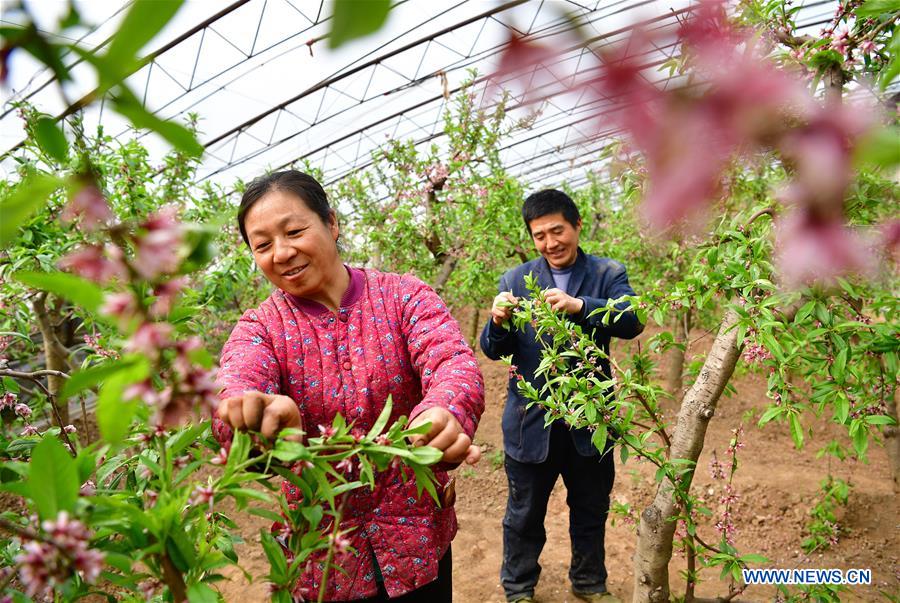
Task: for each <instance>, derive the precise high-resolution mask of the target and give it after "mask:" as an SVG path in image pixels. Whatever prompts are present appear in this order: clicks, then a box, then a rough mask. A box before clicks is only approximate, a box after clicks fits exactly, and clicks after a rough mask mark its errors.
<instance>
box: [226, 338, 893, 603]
mask: <svg viewBox="0 0 900 603" xmlns="http://www.w3.org/2000/svg"><path fill="white" fill-rule="evenodd" d="M463 324H468V321H464V322H463ZM467 330H468V329H467ZM650 334H651V333H649V332H645V333H644V334H643V335H642V336H641V337H640V338H639V339H637V340H635V341H634V342H617V343H615V344H614V349H613V355H614V356H615V355H617V352H618V354H624V353H626V351H627V349H628V348H629V346H633V345H636V342H640V341H645V340H646V339H647V338H648V336H649V335H650ZM711 341H712V335H709V334H704V333H703V332H702V331H696V332H694V333H692V337H691V342H692V344H691V347H690V348H689V350H688V360H689V361H690V360H691V359H693V358H694V357H702V356H700V355H702V354H703V353H705V351H706V350H707V349H708V347H709V345H710V343H711ZM478 357H479V362H480V363H481V368H482V371H483V372H484V376H485V383H486V388H487V407H486V410H485V413H484V416H483V417H482V419H481V424H480V426H479V428H478V433H477V435H476V443H478V444H480V445H481V446H482V447H483V449H484V457H483V459H482V461H481V462H480V463H479V464H478V465H477V466H476V467H474V468H465V469H461V470H460V471H459V474H458V476H457V495H458V496H457V502H456V509H457V515H458V517H459V526H460V527H459V533H458V534H457V536H456V539H455V540H454V542H453V551H454V554H453V559H454V568H453V569H454V600H455V601H458V602H461V603H470V602H476V603H477V602H486V603H487V602H490V603H494V602H496V603H501V602H503V601H504V596H503V589H502V588H501V586H500V582H499V572H500V561H501V558H502V531H501V521H502V518H503V513H504V511H505V507H506V496H507V492H506V476H505V473H504V471H503V466H502V458H503V454H502V450H503V441H502V435H501V431H500V416H501V412H502V408H503V404H504V400H505V396H506V384H507V369H506V367H505V366H504V365H502V364H501V363H499V362H491V361H490V360H488V359H486V358H485V357H484V356H483V355H481V354H480V352H479V355H478ZM739 369H740V367H739ZM732 385H734V387H735V388H736V390H737V393H736V394H735V395H733V396H732V397H730V398H725V397H723V399H722V400H720V402H719V406H718V410H717V412H716V415H715V417H714V418H713V419H712V420H711V421H710V425H709V430H708V432H707V436H706V441H705V446H704V450H703V454H702V455H701V458H700V461H699V464H698V471H697V473H696V476H695V479H694V486H693V490H694V492H696V493H698V494H699V495H701V496H702V497H703V498H704V500H705V502H706V504H707V506H708V507H709V508H711V509H712V510H713V512H714V513H716V512H717V511H718V509H717V505H718V498H719V496H720V484H721V482H714V481H713V480H712V478H711V477H710V474H709V471H708V467H709V461H710V457H711V454H712V452H713V451H718V452H719V453H720V460H721V459H722V456H721V455H722V454H723V453H724V451H725V449H726V448H727V446H728V442H729V440H730V438H731V437H732V433H731V430H732V429H735V428H737V427H738V425H740V424H742V423H743V425H744V430H745V434H744V442H745V446H744V448H743V449H742V450H740V451H739V457H738V460H739V463H740V468H739V470H738V472H737V474H736V476H735V481H734V486H735V488H736V489H737V493H738V496H739V498H738V501H737V503H736V505H735V507H734V524H735V526H736V532H735V537H734V538H735V545H736V547H737V548H738V550H740V551H741V552H742V553H750V552H754V553H760V554H762V555H765V556H766V557H768V559H769V560H770V561H769V562H768V563H765V564H761V565H760V567H768V568H842V569H849V568H863V569H871V570H872V581H873V584H872V586H868V587H853V588H852V590H847V591H845V592H844V593H842V594H841V599H842V600H843V601H888V600H893V601H897V600H898V599H897V597H898V594H900V562H898V560H900V502H898V497H897V496H896V495H895V494H894V493H893V492H892V487H891V481H890V470H889V467H888V463H887V458H886V454H885V452H884V450H883V449H882V448H881V447H879V446H872V447H871V448H870V450H869V454H868V457H869V458H868V462H867V463H863V462H860V461H856V460H849V459H848V460H846V461H844V462H838V461H836V460H834V459H832V460H831V461H830V462H829V461H828V460H827V459H826V458H821V459H817V458H816V452H817V451H818V450H819V449H820V448H821V447H822V446H823V445H824V444H825V443H827V442H828V441H829V440H830V439H831V438H837V439H839V441H842V442H843V443H845V444H846V443H847V437H846V432H845V433H844V434H841V429H840V428H839V427H838V426H836V425H833V424H830V423H829V422H828V420H827V417H826V418H823V419H814V418H813V417H804V426H805V427H806V428H808V430H809V432H808V434H807V444H806V445H805V446H804V448H803V449H802V450H796V449H795V448H794V444H793V441H792V439H791V436H790V433H789V431H788V428H787V426H786V425H785V424H773V423H770V424H769V425H767V426H765V427H764V428H762V429H760V428H758V427H756V421H757V420H758V416H759V415H760V414H761V412H762V409H764V408H765V407H766V404H767V402H768V399H767V398H766V396H765V394H766V383H765V378H764V377H763V376H762V375H760V374H758V373H753V372H748V371H746V370H739V371H738V372H737V373H736V376H735V377H734V378H732ZM667 411H668V416H670V417H673V418H674V416H675V415H676V413H677V408H676V407H675V406H674V404H671V405H670V407H669V408H668V409H667ZM748 411H750V412H752V413H755V416H754V417H751V418H745V413H748ZM829 471H830V473H831V474H832V475H833V476H834V477H835V478H841V479H843V480H845V481H847V482H849V483H850V484H851V486H852V490H851V492H850V497H849V502H848V505H847V507H846V508H841V509H839V511H838V519H839V524H840V526H841V528H842V530H843V534H842V535H841V537H840V539H839V541H838V542H837V544H835V545H833V546H831V547H830V548H829V549H828V550H825V551H822V552H821V553H814V554H813V555H811V556H807V555H806V554H804V553H803V550H802V549H801V547H800V543H801V541H802V540H803V538H804V537H805V536H806V535H807V532H806V528H805V526H806V524H807V523H808V521H809V510H810V509H811V508H812V507H813V505H815V504H816V502H817V500H818V494H819V491H820V483H821V482H822V480H823V479H824V478H825V477H826V475H828V473H829ZM653 474H654V471H653V470H652V467H650V466H648V464H646V463H643V464H642V463H638V462H635V461H634V460H629V461H628V462H627V463H626V464H625V465H622V464H621V462H620V460H619V458H618V454H617V455H616V476H617V479H616V483H615V486H614V488H613V493H612V498H613V500H615V501H619V502H623V503H627V504H630V505H631V506H632V507H633V508H635V509H637V510H641V509H643V508H644V507H645V506H646V505H647V504H648V503H649V501H650V500H651V498H652V496H653V494H654V492H655V482H654V479H653ZM236 520H237V523H238V525H240V526H241V531H242V534H243V536H244V538H245V540H246V544H244V545H241V546H239V547H238V550H237V552H238V554H239V556H240V558H241V560H242V565H243V567H244V568H245V569H246V570H247V571H248V572H249V574H250V575H254V576H261V575H264V574H265V573H266V572H267V570H268V565H267V562H266V560H265V557H264V555H263V552H262V549H261V547H260V545H259V543H258V534H259V530H260V528H263V527H266V526H267V524H268V522H267V521H266V520H263V519H260V518H259V517H256V516H252V515H248V514H244V515H241V516H238V517H236ZM713 524H714V521H712V522H708V523H707V524H706V525H703V526H702V527H701V528H700V533H701V534H702V535H703V538H704V540H705V541H707V542H711V543H712V542H716V541H718V539H719V535H718V533H717V532H716V531H715V528H714V527H713ZM545 525H546V529H547V545H546V547H545V548H544V552H543V555H542V556H541V560H540V562H541V565H542V567H543V571H542V574H541V579H540V583H539V584H538V586H537V592H536V593H535V594H536V599H537V600H538V601H540V602H543V603H566V602H573V601H577V599H575V598H574V597H573V596H572V595H571V594H570V593H569V591H568V580H567V572H568V562H569V555H570V551H569V537H568V511H567V508H566V503H565V489H564V487H563V485H562V480H560V481H559V483H558V484H557V487H556V489H555V490H554V492H553V495H552V497H551V499H550V505H549V510H548V514H547V519H546V522H545ZM606 534H607V535H606V565H607V569H608V570H609V581H608V587H609V589H610V590H611V591H612V592H613V593H615V594H616V595H618V596H619V597H620V598H622V600H625V601H627V600H630V599H631V595H632V591H633V584H632V582H633V569H632V568H633V563H632V555H633V553H634V550H635V542H636V534H635V527H634V525H633V524H631V523H629V522H627V521H623V520H622V519H616V520H613V517H612V516H611V518H610V521H609V522H608V524H607V533H606ZM684 569H685V559H684V557H683V556H682V555H680V554H679V553H677V552H676V554H675V556H674V557H673V559H672V562H671V564H670V566H669V574H670V580H671V584H672V592H673V594H674V595H681V594H683V592H684V583H683V580H682V579H681V577H680V576H679V572H681V571H682V570H684ZM230 575H231V581H229V582H223V583H220V584H219V588H220V590H221V592H222V593H223V594H224V595H225V598H226V600H227V601H230V602H231V601H233V602H241V603H246V602H248V601H264V600H266V585H265V584H264V583H263V582H261V581H259V580H257V581H256V582H254V583H248V582H247V581H246V580H245V579H244V577H243V576H242V575H241V574H240V573H239V572H237V571H233V572H231V573H230ZM701 579H702V580H703V581H702V582H701V583H700V584H699V586H698V587H697V595H698V596H702V597H716V596H723V595H727V594H728V582H727V581H720V580H719V571H718V570H717V569H715V568H713V569H708V570H705V571H703V572H702V574H701ZM774 596H775V590H774V588H772V587H751V588H749V589H747V590H746V591H744V593H743V594H742V595H741V596H740V598H739V600H741V601H765V600H772V599H773V598H774Z"/></svg>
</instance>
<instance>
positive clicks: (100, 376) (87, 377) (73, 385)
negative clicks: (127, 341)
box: [59, 359, 136, 401]
mask: <svg viewBox="0 0 900 603" xmlns="http://www.w3.org/2000/svg"><path fill="white" fill-rule="evenodd" d="M135 362H136V360H135V359H128V360H112V361H110V362H105V363H103V364H98V365H96V366H92V367H90V368H86V369H84V370H80V371H78V372H77V373H73V374H72V375H71V376H70V377H69V379H68V380H67V381H66V382H65V384H64V385H63V387H62V390H61V391H60V393H59V399H60V401H65V400H67V399H68V398H70V397H72V396H74V395H75V394H77V393H79V392H82V391H84V390H86V389H88V388H91V387H94V386H95V385H97V384H98V383H101V382H103V381H105V380H106V379H107V378H108V377H109V376H110V375H114V374H116V373H118V372H119V371H122V370H125V369H127V368H128V367H129V366H131V365H133V364H134V363H135Z"/></svg>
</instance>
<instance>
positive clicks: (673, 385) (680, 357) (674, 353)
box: [666, 308, 691, 402]
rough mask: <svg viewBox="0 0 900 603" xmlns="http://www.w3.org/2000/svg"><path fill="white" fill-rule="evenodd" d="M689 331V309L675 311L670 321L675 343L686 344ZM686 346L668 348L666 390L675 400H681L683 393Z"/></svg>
mask: <svg viewBox="0 0 900 603" xmlns="http://www.w3.org/2000/svg"><path fill="white" fill-rule="evenodd" d="M690 332H691V309H690V308H686V309H685V310H684V311H683V312H680V313H677V314H676V315H675V318H674V320H673V321H672V334H673V335H674V336H675V343H678V344H682V345H684V346H687V343H688V341H689V337H690ZM686 353H687V347H685V348H684V349H682V348H680V347H673V348H672V349H670V350H669V354H668V355H669V367H668V370H667V372H666V391H667V392H669V393H670V394H671V395H672V399H673V400H675V402H681V397H682V395H684V391H683V389H684V357H685V354H686Z"/></svg>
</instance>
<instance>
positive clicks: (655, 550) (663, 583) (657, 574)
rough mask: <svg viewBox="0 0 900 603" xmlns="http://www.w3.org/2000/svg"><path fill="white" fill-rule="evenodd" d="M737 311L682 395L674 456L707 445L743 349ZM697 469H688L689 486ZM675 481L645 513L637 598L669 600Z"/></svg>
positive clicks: (687, 455) (693, 453)
mask: <svg viewBox="0 0 900 603" xmlns="http://www.w3.org/2000/svg"><path fill="white" fill-rule="evenodd" d="M737 322H738V315H737V313H736V312H734V311H733V310H727V311H726V312H725V316H723V317H722V323H721V325H720V327H719V334H718V335H716V339H715V341H714V342H713V345H712V349H710V351H709V355H708V356H707V357H706V362H704V363H703V368H702V369H701V370H700V375H699V376H698V377H697V380H696V381H695V382H694V384H693V385H692V386H691V388H690V389H689V390H688V391H687V393H686V394H685V396H684V400H683V401H682V403H681V410H680V412H679V413H678V422H677V424H676V426H675V432H674V433H673V434H672V447H671V449H670V459H689V460H692V461H694V462H696V461H697V459H698V458H699V457H700V452H701V451H702V450H703V439H704V438H705V437H706V428H707V426H708V424H709V420H710V419H711V418H712V416H713V415H714V414H715V412H716V404H717V403H718V401H719V397H721V395H722V391H723V390H724V389H725V385H726V384H727V383H728V380H729V379H730V378H731V374H732V372H734V366H735V364H737V360H738V356H739V350H738V348H737V346H736V345H735V344H736V342H737V329H735V328H733V327H734V326H735V325H736V324H737ZM692 478H693V473H689V474H685V476H684V479H685V480H686V487H688V488H689V487H690V483H691V480H692ZM673 490H674V484H672V482H670V481H669V480H666V479H664V480H663V481H662V482H661V483H660V484H659V487H658V488H657V490H656V497H655V498H654V500H653V502H652V503H651V504H650V506H649V507H647V508H646V509H645V510H644V512H643V513H641V522H640V525H639V527H638V544H637V550H636V551H635V554H634V598H633V601H634V602H641V603H643V602H653V603H660V602H663V601H668V600H669V596H670V593H669V561H670V560H671V558H672V538H673V536H674V534H675V522H673V521H669V518H670V517H672V516H673V515H676V514H677V513H678V502H677V500H676V498H675V495H674V492H673Z"/></svg>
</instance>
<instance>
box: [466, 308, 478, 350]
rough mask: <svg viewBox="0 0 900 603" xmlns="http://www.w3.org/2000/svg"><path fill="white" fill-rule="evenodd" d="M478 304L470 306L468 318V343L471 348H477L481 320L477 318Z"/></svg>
mask: <svg viewBox="0 0 900 603" xmlns="http://www.w3.org/2000/svg"><path fill="white" fill-rule="evenodd" d="M479 318H480V316H479V312H478V306H472V317H471V318H470V319H469V320H470V322H469V342H470V343H469V344H470V345H471V346H472V349H473V350H475V349H478V336H479V335H480V334H481V321H480V320H479Z"/></svg>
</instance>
